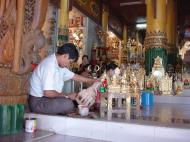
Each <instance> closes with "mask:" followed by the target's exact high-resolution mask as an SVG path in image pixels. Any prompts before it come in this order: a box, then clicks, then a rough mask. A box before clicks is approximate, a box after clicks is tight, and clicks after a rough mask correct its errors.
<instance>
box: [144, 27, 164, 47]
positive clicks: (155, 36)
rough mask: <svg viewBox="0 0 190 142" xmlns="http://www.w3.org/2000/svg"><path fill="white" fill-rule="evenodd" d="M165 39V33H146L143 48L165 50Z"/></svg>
mask: <svg viewBox="0 0 190 142" xmlns="http://www.w3.org/2000/svg"><path fill="white" fill-rule="evenodd" d="M166 44H167V38H166V33H165V32H160V31H158V32H156V31H155V32H150V33H146V37H145V42H144V46H145V48H146V49H149V48H166Z"/></svg>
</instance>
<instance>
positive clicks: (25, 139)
mask: <svg viewBox="0 0 190 142" xmlns="http://www.w3.org/2000/svg"><path fill="white" fill-rule="evenodd" d="M51 135H54V133H52V132H48V131H42V130H38V131H36V132H34V133H26V132H24V131H23V132H20V133H17V134H13V135H5V136H0V142H31V141H34V140H38V139H41V138H45V137H49V136H51Z"/></svg>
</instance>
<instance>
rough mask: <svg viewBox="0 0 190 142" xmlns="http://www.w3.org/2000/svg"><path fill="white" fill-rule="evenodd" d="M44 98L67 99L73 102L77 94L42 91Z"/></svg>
mask: <svg viewBox="0 0 190 142" xmlns="http://www.w3.org/2000/svg"><path fill="white" fill-rule="evenodd" d="M44 96H46V97H48V98H56V97H69V98H70V99H72V100H74V99H75V98H76V96H77V93H58V92H57V91H54V90H44Z"/></svg>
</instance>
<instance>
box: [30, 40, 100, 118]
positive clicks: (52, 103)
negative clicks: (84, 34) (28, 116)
mask: <svg viewBox="0 0 190 142" xmlns="http://www.w3.org/2000/svg"><path fill="white" fill-rule="evenodd" d="M77 59H78V51H77V49H76V46H75V45H74V44H72V43H67V44H64V45H63V46H61V47H59V48H58V50H57V53H55V54H52V55H50V56H48V57H47V58H45V59H44V60H43V61H42V62H41V63H40V64H39V65H38V66H37V68H36V69H35V70H34V72H33V74H32V76H31V78H30V90H29V106H30V109H31V110H32V111H33V112H37V113H45V114H67V113H71V112H74V111H75V105H74V102H73V100H75V98H76V96H77V93H67V94H66V93H63V92H62V88H63V86H64V81H66V80H70V79H73V80H75V81H80V82H89V83H94V82H96V81H97V80H95V79H92V78H86V77H83V76H80V75H77V74H75V73H73V72H71V71H70V70H69V69H68V67H69V65H70V63H72V62H74V61H76V60H77Z"/></svg>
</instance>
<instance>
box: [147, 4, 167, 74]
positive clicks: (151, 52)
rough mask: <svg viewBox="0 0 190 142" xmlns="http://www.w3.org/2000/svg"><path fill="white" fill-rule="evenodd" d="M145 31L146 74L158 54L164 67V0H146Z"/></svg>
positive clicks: (165, 57) (165, 58) (165, 55)
mask: <svg viewBox="0 0 190 142" xmlns="http://www.w3.org/2000/svg"><path fill="white" fill-rule="evenodd" d="M146 5H147V24H148V25H147V32H146V37H145V43H144V46H145V49H146V51H145V68H146V74H147V75H148V74H149V73H150V72H151V69H152V66H153V63H154V58H156V57H157V56H160V57H161V58H162V59H163V60H162V61H163V65H164V67H165V68H166V63H167V54H166V42H167V39H166V31H165V30H166V29H165V27H166V0H147V1H146Z"/></svg>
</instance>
